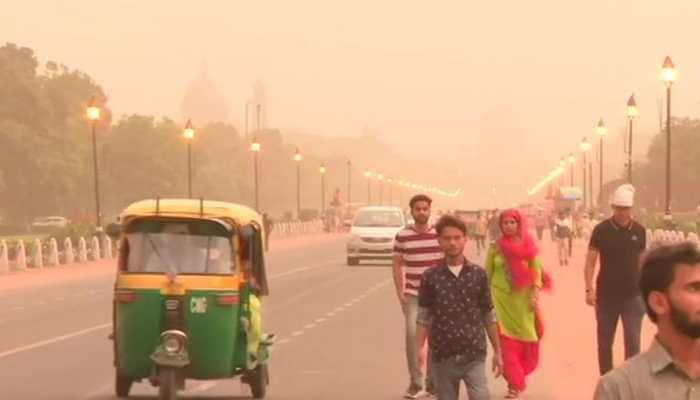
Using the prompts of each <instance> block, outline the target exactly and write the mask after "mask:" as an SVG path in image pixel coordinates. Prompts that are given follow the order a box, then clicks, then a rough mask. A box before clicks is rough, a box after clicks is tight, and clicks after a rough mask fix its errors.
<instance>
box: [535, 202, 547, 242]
mask: <svg viewBox="0 0 700 400" xmlns="http://www.w3.org/2000/svg"><path fill="white" fill-rule="evenodd" d="M546 227H547V216H546V215H545V213H544V210H543V209H542V208H537V213H536V214H535V231H537V240H539V241H540V242H541V241H542V238H543V237H544V228H546Z"/></svg>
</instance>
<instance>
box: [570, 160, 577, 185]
mask: <svg viewBox="0 0 700 400" xmlns="http://www.w3.org/2000/svg"><path fill="white" fill-rule="evenodd" d="M574 164H576V157H575V156H574V153H569V169H570V171H569V172H570V173H571V179H570V182H571V187H574Z"/></svg>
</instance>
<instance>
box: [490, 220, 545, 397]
mask: <svg viewBox="0 0 700 400" xmlns="http://www.w3.org/2000/svg"><path fill="white" fill-rule="evenodd" d="M501 232H502V236H501V239H500V240H499V241H498V242H497V243H494V244H492V245H491V247H490V248H489V252H488V254H487V255H486V265H485V267H486V273H487V275H488V277H489V284H490V288H491V296H492V298H493V303H494V306H495V310H496V316H497V319H498V326H499V332H500V341H501V351H502V352H503V365H504V376H505V378H506V381H508V393H507V394H506V398H507V399H517V398H519V396H520V394H521V393H522V392H523V391H524V390H525V389H526V387H527V384H526V377H527V376H528V375H530V374H531V373H532V372H534V371H535V369H536V368H537V365H538V363H539V349H540V339H541V337H542V334H543V329H542V328H543V324H542V315H541V312H540V310H539V308H538V305H537V304H538V299H539V293H540V291H541V290H542V289H543V288H549V284H550V279H549V277H548V276H546V274H545V273H544V269H543V268H542V263H541V262H540V260H539V258H538V252H539V250H538V248H537V246H536V245H535V241H534V239H533V238H532V236H531V235H530V233H529V231H528V228H527V224H526V221H525V218H523V216H522V214H521V213H520V212H519V211H517V210H508V211H504V212H503V214H501Z"/></svg>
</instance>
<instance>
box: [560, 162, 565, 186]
mask: <svg viewBox="0 0 700 400" xmlns="http://www.w3.org/2000/svg"><path fill="white" fill-rule="evenodd" d="M565 172H566V160H565V159H564V157H562V158H561V159H560V160H559V188H562V187H564V173H565Z"/></svg>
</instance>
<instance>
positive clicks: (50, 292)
mask: <svg viewBox="0 0 700 400" xmlns="http://www.w3.org/2000/svg"><path fill="white" fill-rule="evenodd" d="M274 245H275V243H273V247H274ZM542 247H543V258H544V260H545V264H546V265H548V266H549V269H550V270H551V272H552V274H553V276H554V281H555V290H554V292H553V293H552V294H551V295H547V296H544V298H543V300H542V301H543V307H544V310H545V315H546V318H547V333H546V336H545V339H544V341H543V344H542V363H541V366H540V368H539V369H538V370H537V371H536V372H535V374H534V375H533V376H532V377H531V378H530V380H529V382H530V387H529V389H528V392H527V393H526V395H525V396H524V397H523V398H525V399H543V400H544V399H562V400H564V399H565V400H569V399H591V398H592V391H593V387H594V385H595V382H596V379H597V372H596V371H597V368H596V358H595V357H596V356H595V336H594V334H595V323H594V314H593V310H592V309H591V308H590V307H588V306H586V305H585V304H584V303H583V284H582V265H583V249H584V247H583V245H582V244H579V245H578V246H577V248H576V249H575V254H574V260H573V263H572V265H571V266H570V267H568V268H567V267H564V268H561V267H559V265H558V263H556V264H555V263H554V262H553V261H554V259H553V254H554V248H553V246H552V245H551V244H550V243H547V242H545V243H543V245H542ZM468 256H469V257H470V258H472V259H474V260H477V261H479V262H481V260H480V257H478V256H477V255H476V254H474V249H473V248H470V249H469V252H468ZM482 256H483V255H482ZM268 270H269V272H268V274H269V276H270V286H271V296H269V297H267V298H265V300H264V312H265V331H267V332H272V333H275V334H276V335H277V338H278V344H277V345H276V347H275V349H274V351H273V355H272V361H271V365H270V373H271V385H270V387H269V393H268V398H269V399H273V400H275V399H279V400H282V399H318V400H325V399H399V398H401V395H402V394H403V390H404V389H405V388H406V386H407V383H408V378H407V372H406V367H405V357H404V350H403V348H404V333H403V317H402V315H401V311H400V308H399V306H398V304H397V302H396V298H395V295H394V289H393V284H392V282H391V269H390V267H389V264H387V263H385V264H374V265H367V264H364V263H363V264H362V265H360V266H357V267H348V266H346V265H345V245H344V238H343V236H342V235H332V236H331V235H328V236H326V237H318V236H315V237H309V238H306V239H295V240H292V241H289V240H288V241H287V242H282V243H280V245H279V246H277V248H273V250H272V251H271V252H270V253H269V258H268ZM113 271H114V267H113V265H112V264H111V263H107V262H103V263H100V264H93V265H91V266H83V267H80V268H78V267H74V269H71V267H63V269H62V270H58V271H51V272H44V271H38V272H37V271H32V272H24V273H21V274H14V275H4V276H0V399H13V400H14V399H67V400H86V399H93V400H97V399H103V400H104V399H114V398H116V397H115V396H114V395H113V386H114V385H113V380H114V370H113V367H112V354H111V342H110V341H109V340H108V338H107V336H108V334H109V332H110V326H111V325H110V318H111V299H112V290H111V288H112V284H113V279H114V272H113ZM13 280H14V281H21V284H16V282H14V281H13ZM651 333H652V329H651V327H650V326H649V325H648V324H647V326H645V335H644V342H645V344H646V343H648V342H649V340H650V339H651ZM618 344H620V345H621V342H620V341H619V340H618ZM620 345H618V346H617V347H616V355H617V356H618V360H620V358H619V357H620V354H621V346H620ZM491 388H492V396H493V398H494V399H496V398H503V394H504V393H505V383H504V381H503V380H502V379H499V380H494V379H492V382H491ZM156 395H157V392H156V390H155V389H154V388H152V387H150V385H148V384H146V383H141V384H136V385H134V387H133V389H132V396H133V398H135V399H154V398H156ZM249 396H250V393H249V391H248V388H247V386H244V385H242V384H241V383H240V381H239V380H237V379H231V380H222V381H202V382H200V381H188V385H187V391H185V392H183V393H181V398H186V399H243V398H249ZM462 396H463V398H465V399H466V394H464V393H463V394H462Z"/></svg>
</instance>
